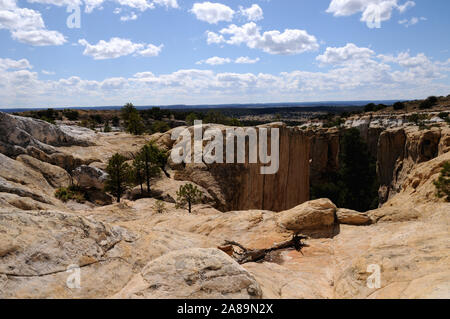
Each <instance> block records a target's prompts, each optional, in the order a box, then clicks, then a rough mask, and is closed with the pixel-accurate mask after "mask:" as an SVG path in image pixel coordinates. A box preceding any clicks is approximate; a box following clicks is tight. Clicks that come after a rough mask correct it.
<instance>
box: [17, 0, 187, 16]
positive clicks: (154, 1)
mask: <svg viewBox="0 0 450 319" xmlns="http://www.w3.org/2000/svg"><path fill="white" fill-rule="evenodd" d="M8 1H10V0H8ZM106 1H107V0H28V2H31V3H40V4H48V5H54V6H58V7H61V6H69V5H73V6H81V5H82V4H83V3H84V6H85V9H84V10H85V12H86V13H91V12H92V11H94V9H97V8H101V6H102V4H103V3H104V2H106ZM109 1H113V2H116V3H118V4H119V5H121V6H124V7H129V8H132V9H136V10H140V11H145V10H148V9H154V8H155V7H156V5H158V6H162V7H166V8H175V9H176V8H179V6H178V2H177V0H109ZM118 9H119V10H121V8H116V9H115V10H114V13H115V14H118V13H119V12H120V11H119V10H118Z"/></svg>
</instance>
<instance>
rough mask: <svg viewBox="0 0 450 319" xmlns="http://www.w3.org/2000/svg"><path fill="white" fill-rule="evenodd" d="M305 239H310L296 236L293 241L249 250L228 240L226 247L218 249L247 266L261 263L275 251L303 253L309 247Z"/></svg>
mask: <svg viewBox="0 0 450 319" xmlns="http://www.w3.org/2000/svg"><path fill="white" fill-rule="evenodd" d="M304 239H308V237H307V236H304V235H298V234H295V235H293V236H292V239H291V240H288V241H285V242H282V243H279V244H275V245H274V246H272V247H270V248H266V249H248V248H246V247H244V246H243V245H241V244H240V243H238V242H235V241H230V240H226V241H225V243H224V245H223V246H219V247H218V248H219V249H220V250H222V251H224V252H225V253H227V254H228V255H230V256H231V257H233V258H234V259H235V260H236V261H237V262H238V263H239V264H245V263H250V262H258V261H261V260H263V259H264V258H265V257H266V255H267V254H269V253H270V252H272V251H275V250H281V249H286V248H294V249H295V250H297V251H299V252H301V250H302V248H303V247H306V246H307V245H306V244H305V243H303V242H302V240H304ZM234 247H237V248H239V251H237V250H235V248H234Z"/></svg>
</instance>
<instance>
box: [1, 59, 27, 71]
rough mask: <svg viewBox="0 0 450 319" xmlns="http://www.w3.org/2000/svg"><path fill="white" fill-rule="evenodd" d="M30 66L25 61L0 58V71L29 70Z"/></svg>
mask: <svg viewBox="0 0 450 319" xmlns="http://www.w3.org/2000/svg"><path fill="white" fill-rule="evenodd" d="M31 68H32V66H31V64H30V62H29V61H28V60H27V59H20V60H13V59H8V58H6V59H2V58H0V69H2V70H8V69H31Z"/></svg>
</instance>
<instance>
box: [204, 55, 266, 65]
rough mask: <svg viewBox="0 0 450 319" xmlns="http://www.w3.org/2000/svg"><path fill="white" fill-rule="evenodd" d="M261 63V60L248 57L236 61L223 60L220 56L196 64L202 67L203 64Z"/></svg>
mask: <svg viewBox="0 0 450 319" xmlns="http://www.w3.org/2000/svg"><path fill="white" fill-rule="evenodd" d="M258 61H259V58H256V59H250V58H249V57H248V56H241V57H239V58H236V59H235V60H232V59H230V58H221V57H218V56H215V57H212V58H209V59H206V60H200V61H198V62H196V63H195V64H198V65H201V64H209V65H223V64H228V63H232V62H233V63H236V64H254V63H257V62H258Z"/></svg>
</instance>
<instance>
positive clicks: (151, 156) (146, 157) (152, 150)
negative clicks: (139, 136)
mask: <svg viewBox="0 0 450 319" xmlns="http://www.w3.org/2000/svg"><path fill="white" fill-rule="evenodd" d="M159 152H160V150H159V149H158V147H157V146H156V145H155V144H154V143H149V144H147V145H144V146H143V147H142V149H141V151H140V152H139V155H138V156H139V157H140V158H141V161H142V162H143V171H144V178H145V182H146V184H147V192H148V193H149V192H150V179H151V178H152V177H156V176H158V175H159V174H160V164H159V160H160V159H159Z"/></svg>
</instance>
